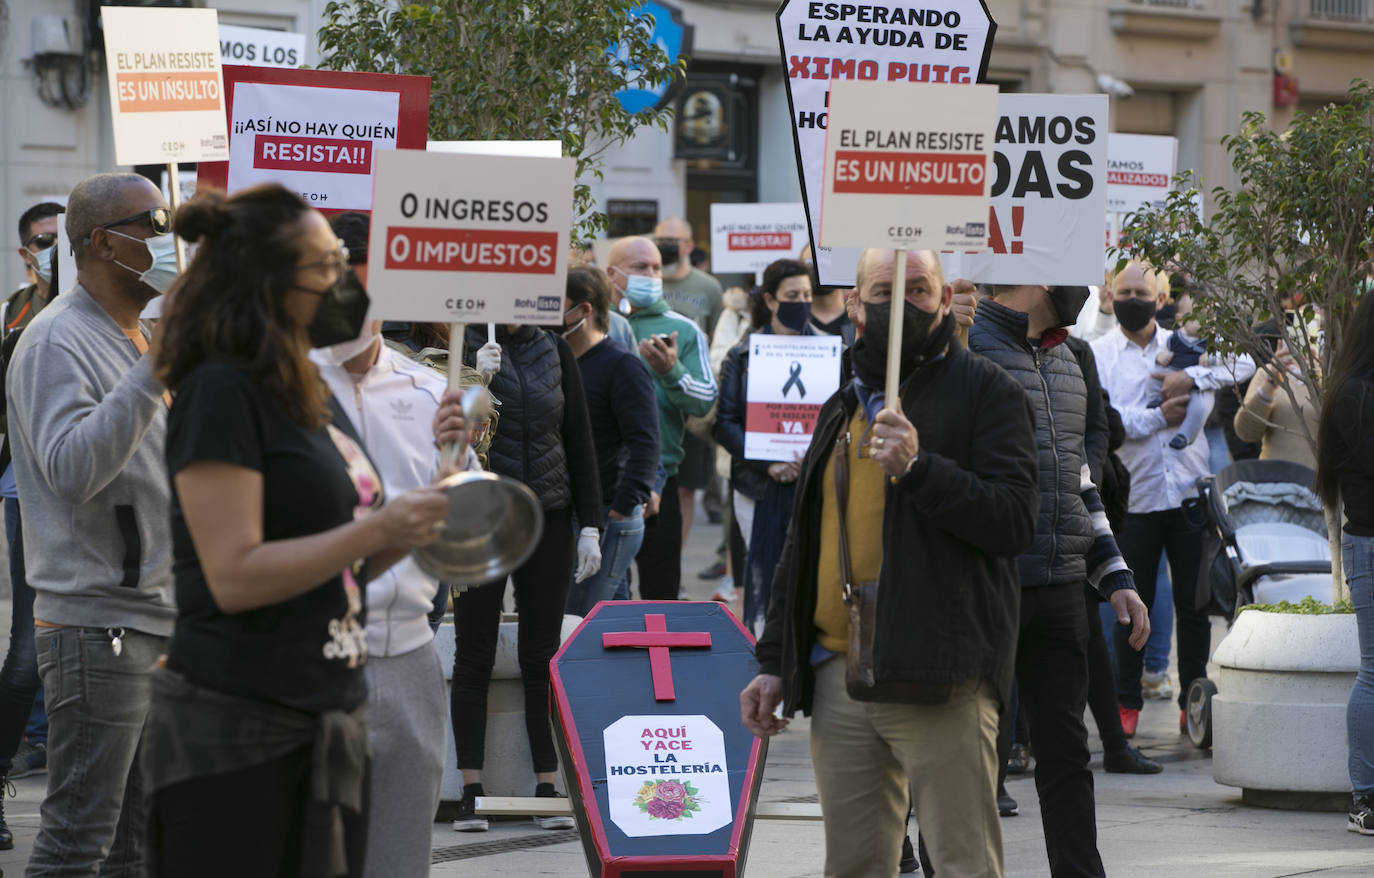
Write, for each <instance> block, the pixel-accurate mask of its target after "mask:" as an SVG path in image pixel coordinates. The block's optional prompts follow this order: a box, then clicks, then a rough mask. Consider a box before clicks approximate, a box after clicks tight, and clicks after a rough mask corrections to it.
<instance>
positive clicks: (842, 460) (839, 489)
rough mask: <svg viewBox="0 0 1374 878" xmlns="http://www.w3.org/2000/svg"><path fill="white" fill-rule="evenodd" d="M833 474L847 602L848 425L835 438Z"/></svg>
mask: <svg viewBox="0 0 1374 878" xmlns="http://www.w3.org/2000/svg"><path fill="white" fill-rule="evenodd" d="M831 469H832V470H833V471H834V474H835V512H836V516H837V518H838V519H839V523H840V555H839V562H840V586H841V589H842V594H843V595H844V602H845V603H846V604H848V603H849V596H850V592H851V591H852V590H853V583H854V568H853V566H852V565H851V564H850V559H849V525H848V522H847V521H846V520H845V519H846V517H847V516H846V513H847V511H848V507H849V425H848V424H846V425H844V427H843V428H841V430H840V435H839V436H837V437H836V438H835V459H834V465H833V466H832V467H831Z"/></svg>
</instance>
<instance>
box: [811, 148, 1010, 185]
mask: <svg viewBox="0 0 1374 878" xmlns="http://www.w3.org/2000/svg"><path fill="white" fill-rule="evenodd" d="M986 177H987V157H986V156H983V155H969V154H967V153H939V152H877V151H873V150H837V151H836V152H835V188H834V191H836V192H854V193H864V194H869V195H982V194H983V186H984V183H985V181H986Z"/></svg>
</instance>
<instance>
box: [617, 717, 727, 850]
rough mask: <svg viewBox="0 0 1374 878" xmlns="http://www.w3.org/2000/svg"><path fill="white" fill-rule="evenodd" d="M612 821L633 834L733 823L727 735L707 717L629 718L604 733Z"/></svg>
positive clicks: (687, 831) (697, 831) (690, 831)
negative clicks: (726, 746) (726, 756)
mask: <svg viewBox="0 0 1374 878" xmlns="http://www.w3.org/2000/svg"><path fill="white" fill-rule="evenodd" d="M602 738H603V743H604V744H605V747H606V797H607V799H608V801H609V804H610V812H611V813H610V817H611V821H612V822H613V823H615V825H616V826H618V827H619V828H620V831H621V832H623V833H625V834H626V835H628V836H629V837H631V838H644V837H652V836H659V835H706V834H707V833H711V832H715V831H716V830H717V829H720V828H721V827H722V826H729V825H730V824H731V823H732V822H733V817H734V807H733V803H732V802H731V801H730V773H729V772H730V769H729V765H728V764H727V762H726V759H725V735H724V734H723V733H722V732H721V730H720V727H719V726H717V725H716V724H715V723H713V722H711V720H710V718H709V717H706V716H702V715H701V714H691V715H686V716H625V717H621V718H620V719H618V720H616V721H615V722H614V723H611V724H610V725H609V726H607V727H606V729H605V731H604V732H603V733H602Z"/></svg>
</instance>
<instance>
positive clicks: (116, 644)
mask: <svg viewBox="0 0 1374 878" xmlns="http://www.w3.org/2000/svg"><path fill="white" fill-rule="evenodd" d="M66 224H67V226H66V228H67V234H68V237H69V238H70V239H71V241H72V244H73V251H74V253H75V257H76V278H75V283H74V284H73V285H71V286H70V287H69V288H68V289H67V291H65V292H64V293H63V294H62V295H61V296H59V297H57V298H56V299H54V300H53V301H52V303H51V304H49V305H48V306H47V307H46V308H44V309H43V311H42V312H41V313H40V314H39V315H38V316H37V317H35V318H34V319H33V322H32V323H30V324H29V326H28V328H27V329H26V330H25V332H24V335H23V337H22V338H20V340H19V343H18V344H17V345H16V346H15V349H14V354H13V356H12V358H11V361H10V364H9V375H8V382H7V383H8V394H9V425H10V430H11V434H12V435H11V441H12V442H13V444H14V471H15V477H16V480H17V482H18V486H19V493H20V495H21V496H22V497H23V498H24V519H25V521H24V533H23V538H24V548H25V550H26V551H25V556H26V558H27V560H28V571H27V572H28V578H29V584H30V585H31V586H32V587H33V589H34V592H35V598H34V607H33V615H34V625H35V632H36V633H35V638H34V639H35V648H36V651H37V655H38V670H39V675H40V676H41V677H42V680H43V686H44V690H45V692H46V693H47V694H48V705H47V707H48V719H49V725H50V729H49V735H48V793H47V797H46V798H45V799H44V801H43V806H42V809H41V815H40V826H39V830H38V838H37V839H36V840H35V841H34V846H33V853H32V856H31V857H30V859H29V864H28V872H27V874H28V875H29V876H48V875H58V874H61V875H89V876H94V875H96V874H97V873H100V874H105V873H110V874H129V875H138V874H142V872H143V871H144V857H143V850H144V839H143V836H144V834H145V820H144V811H143V809H144V795H143V790H142V783H141V776H140V769H139V766H138V760H137V758H136V757H137V753H138V750H139V743H140V740H141V737H142V729H143V723H144V718H145V715H146V713H147V710H148V703H149V698H150V675H151V673H152V670H153V668H154V666H155V664H156V662H157V659H158V656H160V655H161V654H163V653H164V652H166V648H167V638H168V635H170V634H171V631H172V624H173V621H174V619H175V615H176V614H175V610H174V608H173V605H172V575H171V542H172V541H171V534H170V526H171V520H170V518H169V517H168V514H167V510H168V509H169V508H170V506H171V497H170V493H169V483H168V480H167V471H166V464H165V462H164V459H163V458H164V447H165V439H166V427H167V405H168V400H167V398H166V394H165V391H164V388H163V386H162V384H161V383H160V382H159V381H158V379H157V377H156V374H155V370H154V367H153V359H154V358H153V357H152V356H149V355H148V353H149V347H150V344H149V339H148V338H147V337H146V336H145V334H144V332H143V330H142V329H141V328H140V325H139V320H138V318H139V314H140V313H141V312H142V311H143V309H144V307H145V306H146V305H147V304H148V302H149V301H150V300H151V299H152V298H153V297H154V296H156V295H157V294H158V293H160V292H164V291H165V290H166V289H167V287H168V286H170V283H171V280H172V279H174V278H175V250H174V249H173V241H172V237H171V215H170V212H169V210H168V209H167V204H166V202H165V201H164V200H163V198H162V194H161V193H160V192H158V190H157V188H156V187H155V186H153V185H152V184H151V183H150V182H148V180H146V179H144V178H143V177H140V176H137V175H133V174H98V175H96V176H94V177H89V178H87V179H86V180H84V181H82V182H81V183H79V184H77V186H76V188H75V189H73V190H72V193H71V196H70V199H69V201H68V205H67V215H66Z"/></svg>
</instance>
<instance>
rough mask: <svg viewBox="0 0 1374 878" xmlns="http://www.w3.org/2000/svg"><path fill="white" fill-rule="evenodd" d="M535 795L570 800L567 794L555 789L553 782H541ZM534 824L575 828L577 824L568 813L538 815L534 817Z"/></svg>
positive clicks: (558, 827)
mask: <svg viewBox="0 0 1374 878" xmlns="http://www.w3.org/2000/svg"><path fill="white" fill-rule="evenodd" d="M534 795H535V797H536V798H539V799H561V800H562V801H564V802H566V801H567V800H568V797H567V796H565V795H563V794H562V793H560V792H556V791H555V790H554V789H553V784H539V786H538V787H537V788H536V789H535V793H534ZM534 825H535V826H538V827H539V828H540V829H573V828H574V827H576V826H577V824H576V823H575V822H573V819H572V818H571V817H569V816H568V815H566V814H551V815H547V816H537V817H535V818H534Z"/></svg>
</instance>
